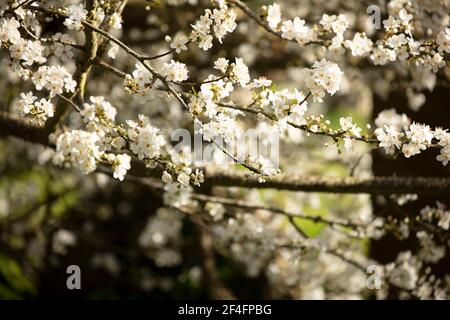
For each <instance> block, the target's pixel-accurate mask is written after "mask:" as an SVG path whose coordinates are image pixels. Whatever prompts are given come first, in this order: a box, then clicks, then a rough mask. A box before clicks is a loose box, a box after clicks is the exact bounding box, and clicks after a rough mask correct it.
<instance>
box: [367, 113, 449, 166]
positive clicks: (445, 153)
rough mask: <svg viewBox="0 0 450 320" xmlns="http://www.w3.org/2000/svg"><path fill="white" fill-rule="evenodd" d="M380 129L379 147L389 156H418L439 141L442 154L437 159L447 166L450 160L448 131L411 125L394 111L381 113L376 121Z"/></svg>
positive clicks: (377, 136) (378, 136)
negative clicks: (398, 154)
mask: <svg viewBox="0 0 450 320" xmlns="http://www.w3.org/2000/svg"><path fill="white" fill-rule="evenodd" d="M375 124H376V125H377V126H378V128H377V129H376V130H375V135H376V138H377V139H378V141H379V142H380V143H379V145H380V147H381V148H383V149H384V150H385V151H386V153H387V154H395V153H396V152H401V153H402V154H403V155H404V156H405V157H406V158H409V157H411V156H414V155H417V154H419V153H421V152H422V151H424V150H426V149H428V148H430V147H432V146H433V141H437V146H438V147H439V149H440V154H439V155H438V156H437V157H436V159H437V160H438V161H440V162H442V164H443V165H444V166H445V165H447V163H448V162H449V160H450V147H449V145H450V144H449V142H450V134H449V133H448V132H447V130H443V129H442V128H436V129H435V130H431V128H430V126H428V125H425V124H419V123H415V122H413V123H411V121H410V119H409V118H408V117H407V116H406V115H405V114H403V115H399V114H397V113H396V112H395V111H394V110H393V109H390V110H385V111H383V112H381V113H380V114H379V115H378V117H377V118H376V119H375Z"/></svg>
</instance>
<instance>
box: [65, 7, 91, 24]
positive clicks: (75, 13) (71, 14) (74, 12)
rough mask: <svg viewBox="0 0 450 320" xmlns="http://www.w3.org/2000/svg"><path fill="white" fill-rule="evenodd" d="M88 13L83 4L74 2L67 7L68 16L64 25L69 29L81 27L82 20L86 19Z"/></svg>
mask: <svg viewBox="0 0 450 320" xmlns="http://www.w3.org/2000/svg"><path fill="white" fill-rule="evenodd" d="M87 14H88V12H87V10H85V9H84V7H83V5H82V4H73V5H71V6H69V7H68V8H67V15H68V17H67V18H66V20H64V25H65V26H66V27H67V28H68V29H76V30H78V29H81V26H82V24H81V22H82V21H83V20H85V19H86V16H87Z"/></svg>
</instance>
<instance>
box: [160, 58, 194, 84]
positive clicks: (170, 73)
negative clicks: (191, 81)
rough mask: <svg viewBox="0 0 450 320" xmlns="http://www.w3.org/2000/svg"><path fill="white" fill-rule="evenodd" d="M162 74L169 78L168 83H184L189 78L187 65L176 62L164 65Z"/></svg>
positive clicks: (172, 61) (171, 61)
mask: <svg viewBox="0 0 450 320" xmlns="http://www.w3.org/2000/svg"><path fill="white" fill-rule="evenodd" d="M162 74H163V75H164V76H166V77H167V80H168V81H175V82H182V81H185V80H187V79H188V78H189V77H188V70H187V68H186V65H185V64H184V63H181V62H178V61H174V60H170V63H164V65H163V71H162Z"/></svg>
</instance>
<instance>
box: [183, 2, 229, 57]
mask: <svg viewBox="0 0 450 320" xmlns="http://www.w3.org/2000/svg"><path fill="white" fill-rule="evenodd" d="M235 20H236V13H235V12H234V11H233V10H232V9H229V8H228V6H227V5H225V4H224V3H222V4H221V5H220V7H219V8H215V9H213V10H212V11H211V10H210V9H206V10H205V13H204V14H203V15H202V16H201V17H200V19H198V20H197V21H196V22H195V24H193V25H192V29H193V30H192V31H191V33H190V35H189V38H190V39H191V40H192V41H196V42H198V46H199V47H200V48H201V49H203V50H205V51H207V50H209V49H210V48H211V47H212V46H213V43H212V41H213V39H214V37H216V38H217V40H219V42H220V43H222V39H223V37H224V36H225V35H226V34H227V33H231V32H233V31H234V29H236V26H237V24H236V21H235Z"/></svg>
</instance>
